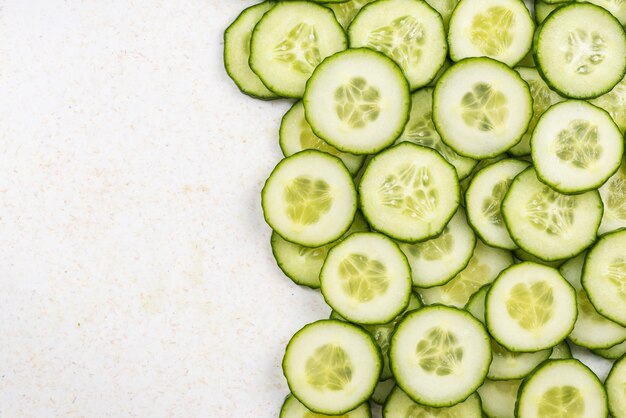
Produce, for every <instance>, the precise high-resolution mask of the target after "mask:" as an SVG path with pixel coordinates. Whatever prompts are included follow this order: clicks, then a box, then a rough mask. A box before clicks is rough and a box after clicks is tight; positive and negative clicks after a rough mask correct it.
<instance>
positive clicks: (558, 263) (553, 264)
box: [513, 248, 567, 269]
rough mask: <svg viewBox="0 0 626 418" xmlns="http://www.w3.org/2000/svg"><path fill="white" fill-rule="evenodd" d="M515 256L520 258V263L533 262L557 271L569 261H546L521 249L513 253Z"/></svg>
mask: <svg viewBox="0 0 626 418" xmlns="http://www.w3.org/2000/svg"><path fill="white" fill-rule="evenodd" d="M513 255H515V257H516V258H518V259H519V260H520V261H532V262H533V263H537V264H543V265H545V266H548V267H554V268H555V269H558V268H559V267H561V266H562V265H563V263H565V262H566V261H567V260H552V261H544V260H542V259H541V258H539V257H535V256H534V255H532V254H529V253H527V252H526V251H524V250H522V249H521V248H518V249H517V250H515V251H513Z"/></svg>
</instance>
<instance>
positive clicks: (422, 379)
mask: <svg viewBox="0 0 626 418" xmlns="http://www.w3.org/2000/svg"><path fill="white" fill-rule="evenodd" d="M389 357H390V359H391V369H392V371H393V374H394V376H395V378H396V383H397V384H398V386H399V387H400V388H402V390H403V391H404V392H406V394H407V395H409V397H410V398H411V399H413V400H414V401H416V402H419V403H420V404H423V405H427V406H435V407H442V406H452V405H455V404H457V403H459V402H462V401H464V400H465V399H467V398H468V397H469V396H470V395H471V394H472V393H473V392H474V391H475V390H476V389H477V388H478V387H479V386H480V385H481V384H482V382H483V381H484V380H485V376H486V374H487V370H488V369H489V363H491V348H490V346H489V335H488V334H487V332H486V331H485V328H484V327H483V325H482V324H481V323H480V322H479V321H477V320H476V319H475V318H474V317H473V316H471V315H470V314H469V313H467V312H465V311H461V310H458V309H454V308H448V307H444V306H429V307H425V308H422V309H419V310H417V311H414V312H411V313H409V314H407V315H405V317H404V319H402V321H400V323H399V324H398V326H397V327H396V332H395V333H394V334H393V336H392V338H391V348H390V351H389ZM388 403H389V402H388Z"/></svg>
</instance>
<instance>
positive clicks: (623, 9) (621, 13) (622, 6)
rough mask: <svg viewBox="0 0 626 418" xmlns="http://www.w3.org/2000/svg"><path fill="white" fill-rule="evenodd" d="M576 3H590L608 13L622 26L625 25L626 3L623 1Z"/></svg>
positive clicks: (586, 0) (585, 0)
mask: <svg viewBox="0 0 626 418" xmlns="http://www.w3.org/2000/svg"><path fill="white" fill-rule="evenodd" d="M576 1H577V2H578V3H592V4H595V5H596V6H600V7H602V8H604V9H606V10H608V11H609V12H611V14H612V15H613V16H615V17H616V18H617V20H619V21H620V23H621V24H622V25H623V26H624V25H626V3H625V2H624V1H623V0H576Z"/></svg>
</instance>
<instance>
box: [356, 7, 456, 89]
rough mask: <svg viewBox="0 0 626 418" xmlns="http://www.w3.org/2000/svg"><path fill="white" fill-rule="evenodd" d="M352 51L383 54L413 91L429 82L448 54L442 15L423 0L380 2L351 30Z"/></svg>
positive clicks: (360, 16) (361, 15)
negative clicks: (361, 49)
mask: <svg viewBox="0 0 626 418" xmlns="http://www.w3.org/2000/svg"><path fill="white" fill-rule="evenodd" d="M348 39H349V42H350V47H351V48H361V47H367V48H371V49H374V50H376V51H379V52H382V53H383V54H385V55H386V56H388V57H389V58H391V59H392V60H394V62H395V63H396V64H398V65H399V66H400V68H401V69H402V71H403V72H404V75H405V76H406V78H407V80H408V82H409V85H410V87H411V90H415V89H418V88H420V87H422V86H425V85H427V84H428V83H430V82H431V81H432V80H433V79H434V78H435V76H436V75H437V72H438V71H439V69H440V68H441V67H442V66H443V63H444V61H445V59H446V56H447V54H448V44H447V42H446V34H445V29H444V26H443V21H442V20H441V16H440V15H439V13H437V12H436V11H435V10H433V9H432V8H431V7H430V6H429V5H428V4H427V3H425V2H424V1H421V0H379V1H377V2H374V3H371V4H368V5H366V6H365V7H363V9H361V11H360V12H359V14H358V15H357V16H356V17H355V18H354V20H353V21H352V23H351V24H350V28H349V29H348Z"/></svg>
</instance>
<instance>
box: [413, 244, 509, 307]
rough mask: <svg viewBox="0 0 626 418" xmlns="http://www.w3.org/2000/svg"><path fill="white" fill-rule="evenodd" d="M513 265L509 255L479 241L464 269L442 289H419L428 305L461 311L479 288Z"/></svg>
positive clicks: (438, 287) (440, 287)
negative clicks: (443, 306)
mask: <svg viewBox="0 0 626 418" xmlns="http://www.w3.org/2000/svg"><path fill="white" fill-rule="evenodd" d="M512 264H513V257H512V256H511V253H510V252H509V251H505V250H501V249H498V248H493V247H489V246H487V245H485V244H483V243H482V242H481V241H480V240H478V242H477V243H476V248H475V249H474V254H473V255H472V258H471V259H470V261H469V263H468V265H467V267H466V268H465V269H464V270H463V271H461V272H460V273H459V274H458V275H457V276H456V277H455V278H454V279H452V280H450V281H449V282H448V283H446V284H445V285H443V286H437V287H431V288H430V289H419V293H420V294H421V295H422V298H423V300H424V302H425V303H426V304H427V305H432V304H436V303H440V304H443V305H447V306H454V307H457V308H461V307H463V306H465V305H466V304H467V302H468V301H469V299H470V297H471V296H472V295H473V294H474V293H476V292H477V291H478V290H479V289H480V288H481V287H483V286H484V285H486V284H489V283H491V282H493V281H494V280H495V279H496V277H497V276H498V274H500V272H501V271H502V270H504V269H505V268H507V267H509V266H510V265H512Z"/></svg>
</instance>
